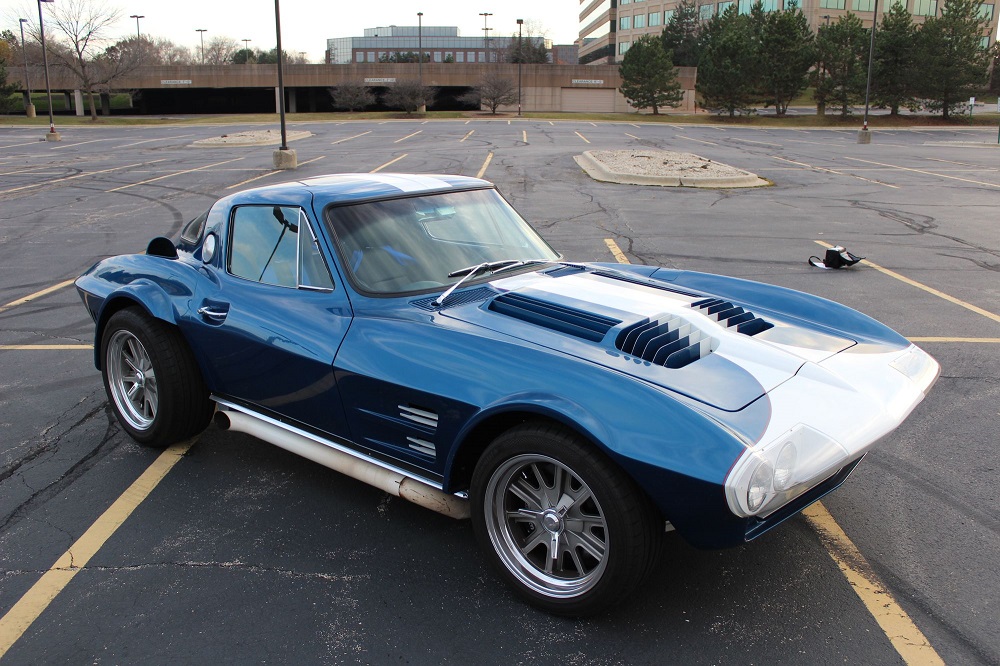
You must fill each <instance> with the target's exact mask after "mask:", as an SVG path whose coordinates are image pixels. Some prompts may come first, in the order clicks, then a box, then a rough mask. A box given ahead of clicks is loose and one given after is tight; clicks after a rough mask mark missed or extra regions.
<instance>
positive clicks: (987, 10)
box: [979, 3, 993, 21]
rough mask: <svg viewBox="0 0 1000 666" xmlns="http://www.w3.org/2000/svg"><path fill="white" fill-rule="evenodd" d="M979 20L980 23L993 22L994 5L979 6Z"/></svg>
mask: <svg viewBox="0 0 1000 666" xmlns="http://www.w3.org/2000/svg"><path fill="white" fill-rule="evenodd" d="M979 20H980V21H992V20H993V5H987V4H985V3H984V4H981V5H979Z"/></svg>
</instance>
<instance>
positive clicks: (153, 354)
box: [101, 308, 214, 448]
mask: <svg viewBox="0 0 1000 666" xmlns="http://www.w3.org/2000/svg"><path fill="white" fill-rule="evenodd" d="M101 367H102V375H103V376H104V390H105V391H106V392H107V394H108V402H109V403H110V404H111V408H112V409H113V410H114V411H115V416H117V417H118V422H119V423H120V424H121V426H122V428H123V429H124V430H125V432H127V433H128V434H129V436H131V437H132V439H134V440H135V441H136V442H138V443H140V444H143V445H145V446H152V447H157V448H162V447H165V446H169V445H171V444H174V443H176V442H179V441H182V440H185V439H187V438H189V437H193V436H194V435H196V434H198V433H199V432H201V431H202V430H204V429H205V427H206V426H207V425H208V422H209V420H210V419H211V418H212V412H213V411H214V405H213V404H212V401H211V400H210V399H209V394H208V389H207V388H205V382H204V381H203V380H202V378H201V372H200V371H199V370H198V365H197V364H196V363H195V360H194V357H193V356H192V354H191V350H190V349H189V348H188V346H187V343H186V342H185V341H184V339H183V338H182V337H181V335H180V332H179V331H178V330H177V329H176V328H174V327H173V326H170V325H169V324H167V323H165V322H163V321H160V320H159V319H155V318H153V317H150V316H149V315H147V314H146V313H145V312H143V311H141V310H139V309H138V308H126V309H124V310H120V311H118V312H116V313H115V314H113V315H112V316H111V319H109V320H108V323H107V326H106V327H105V329H104V335H103V336H102V337H101Z"/></svg>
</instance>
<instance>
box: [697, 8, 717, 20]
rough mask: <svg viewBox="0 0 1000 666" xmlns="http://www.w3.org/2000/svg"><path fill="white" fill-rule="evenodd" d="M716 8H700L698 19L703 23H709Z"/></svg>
mask: <svg viewBox="0 0 1000 666" xmlns="http://www.w3.org/2000/svg"><path fill="white" fill-rule="evenodd" d="M714 8H715V6H714V5H702V6H701V7H699V8H698V18H700V19H701V20H702V21H708V20H709V19H711V18H712V10H713V9H714Z"/></svg>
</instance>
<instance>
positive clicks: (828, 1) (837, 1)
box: [819, 0, 844, 9]
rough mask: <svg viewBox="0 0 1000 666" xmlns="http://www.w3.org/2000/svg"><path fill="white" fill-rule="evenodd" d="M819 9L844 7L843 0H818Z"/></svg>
mask: <svg viewBox="0 0 1000 666" xmlns="http://www.w3.org/2000/svg"><path fill="white" fill-rule="evenodd" d="M819 7H820V9H844V0H819Z"/></svg>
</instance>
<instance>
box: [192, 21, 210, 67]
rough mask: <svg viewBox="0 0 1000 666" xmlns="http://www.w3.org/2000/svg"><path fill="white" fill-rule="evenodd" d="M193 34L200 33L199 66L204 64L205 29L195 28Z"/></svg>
mask: <svg viewBox="0 0 1000 666" xmlns="http://www.w3.org/2000/svg"><path fill="white" fill-rule="evenodd" d="M195 32H197V33H200V36H201V64H203V65H204V64H205V33H206V32H208V30H207V29H206V28H195Z"/></svg>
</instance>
